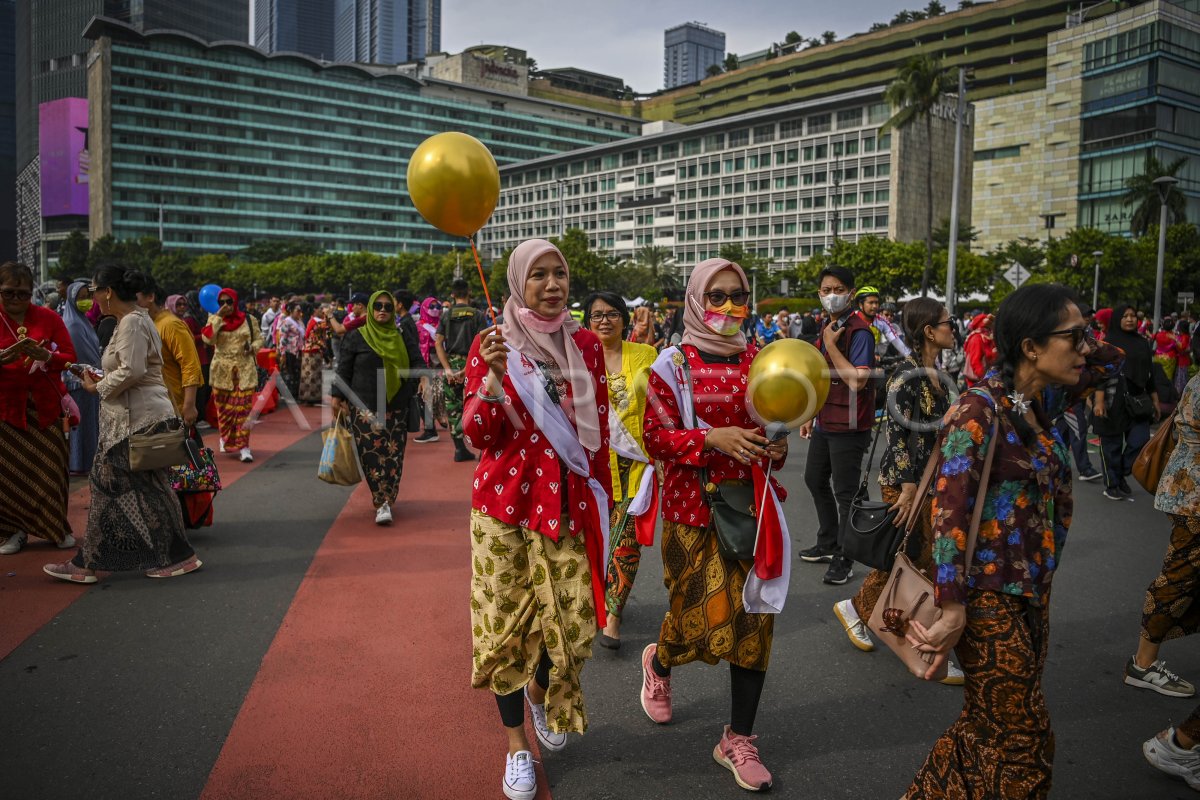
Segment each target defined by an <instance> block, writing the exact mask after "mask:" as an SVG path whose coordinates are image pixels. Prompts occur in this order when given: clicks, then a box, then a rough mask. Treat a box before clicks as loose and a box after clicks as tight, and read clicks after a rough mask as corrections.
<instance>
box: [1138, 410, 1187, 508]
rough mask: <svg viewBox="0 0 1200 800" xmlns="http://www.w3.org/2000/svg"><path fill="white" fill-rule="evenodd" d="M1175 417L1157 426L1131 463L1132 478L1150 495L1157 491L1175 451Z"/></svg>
mask: <svg viewBox="0 0 1200 800" xmlns="http://www.w3.org/2000/svg"><path fill="white" fill-rule="evenodd" d="M1175 444H1176V436H1175V415H1174V414H1172V415H1171V418H1170V419H1169V420H1167V421H1166V422H1164V423H1163V424H1162V425H1160V426H1159V428H1158V430H1157V431H1155V433H1154V436H1152V437H1151V438H1150V441H1148V442H1146V445H1145V447H1143V448H1142V452H1140V453H1138V457H1137V460H1136V461H1134V462H1133V477H1134V480H1136V481H1137V482H1138V483H1140V484H1141V485H1142V488H1143V489H1145V490H1146V491H1147V492H1149V493H1150V494H1154V493H1155V492H1157V491H1158V481H1159V479H1160V478H1161V477H1162V474H1163V471H1164V470H1166V468H1167V461H1168V460H1169V459H1170V458H1171V451H1173V450H1174V449H1175Z"/></svg>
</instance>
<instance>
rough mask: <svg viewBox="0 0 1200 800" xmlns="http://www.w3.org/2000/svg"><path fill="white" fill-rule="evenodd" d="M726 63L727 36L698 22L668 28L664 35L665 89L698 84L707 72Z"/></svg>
mask: <svg viewBox="0 0 1200 800" xmlns="http://www.w3.org/2000/svg"><path fill="white" fill-rule="evenodd" d="M724 61H725V34H723V33H721V32H720V31H715V30H713V29H712V28H709V27H707V26H705V25H702V24H700V23H699V22H686V23H684V24H683V25H676V26H675V27H674V28H667V30H666V32H665V33H664V34H663V87H664V88H667V89H673V88H675V87H676V86H683V85H685V84H689V83H695V82H696V81H699V80H701V79H702V78H704V77H705V76H706V75H707V74H708V68H709V67H711V66H712V65H714V64H716V65H717V66H720V65H721V64H722V63H723V62H724Z"/></svg>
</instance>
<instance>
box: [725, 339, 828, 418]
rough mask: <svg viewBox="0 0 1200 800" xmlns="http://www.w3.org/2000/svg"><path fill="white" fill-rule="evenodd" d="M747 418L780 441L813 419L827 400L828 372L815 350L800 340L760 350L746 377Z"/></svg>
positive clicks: (820, 356) (779, 341)
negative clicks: (749, 417)
mask: <svg viewBox="0 0 1200 800" xmlns="http://www.w3.org/2000/svg"><path fill="white" fill-rule="evenodd" d="M746 392H747V400H748V405H749V409H750V416H751V417H753V418H754V420H755V421H756V422H758V423H759V424H760V425H762V426H763V427H764V428H765V429H767V436H768V438H780V437H781V436H782V435H786V433H787V431H788V430H790V429H795V428H799V427H800V426H801V425H803V424H804V423H806V422H808V421H809V420H810V419H812V418H813V417H815V416H816V415H817V412H818V411H820V410H821V406H823V405H825V399H826V398H827V397H829V370H828V367H827V365H826V363H825V357H824V356H822V355H821V352H820V351H819V350H817V348H815V347H813V346H812V345H811V344H809V343H808V342H805V341H802V340H800V339H780V340H778V341H776V342H772V343H771V344H769V345H767V346H766V347H764V348H763V349H762V350H760V351H759V353H758V355H756V356H755V357H754V361H752V362H751V363H750V372H749V374H748V375H747V390H746Z"/></svg>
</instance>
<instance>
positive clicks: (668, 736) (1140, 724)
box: [543, 438, 1200, 800]
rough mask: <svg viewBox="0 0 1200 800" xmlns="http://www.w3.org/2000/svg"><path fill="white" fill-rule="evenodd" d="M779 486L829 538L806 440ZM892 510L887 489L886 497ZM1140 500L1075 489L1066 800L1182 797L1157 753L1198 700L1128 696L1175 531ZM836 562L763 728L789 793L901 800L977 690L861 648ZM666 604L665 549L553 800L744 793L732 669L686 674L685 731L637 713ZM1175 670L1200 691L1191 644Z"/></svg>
mask: <svg viewBox="0 0 1200 800" xmlns="http://www.w3.org/2000/svg"><path fill="white" fill-rule="evenodd" d="M792 447H793V451H792V454H791V457H790V459H789V464H788V465H787V466H786V467H785V468H784V469H783V470H782V471H781V473H780V478H781V480H782V481H783V483H784V485H785V486H786V487H787V489H788V491H789V493H790V496H789V499H788V501H787V503H786V504H785V509H786V514H787V518H788V525H789V527H790V529H791V532H792V538H793V540H794V543H793V549H796V548H798V547H807V546H809V545H811V544H813V542H814V541H815V530H816V515H815V512H814V511H813V509H812V505H811V500H810V496H809V494H808V491H807V489H806V488H805V486H804V478H803V463H804V455H805V445H804V443H803V442H797V440H796V439H795V438H793V440H792ZM873 490H874V491H875V492H876V494H875V496H876V497H878V494H877V487H873ZM1135 492H1136V494H1135V495H1134V498H1135V499H1134V501H1133V502H1114V501H1111V500H1106V499H1104V498H1103V497H1101V496H1100V487H1099V486H1097V485H1096V484H1095V483H1091V484H1089V483H1082V482H1079V481H1076V484H1075V498H1076V503H1075V518H1074V523H1073V525H1072V527H1071V532H1070V536H1069V538H1068V540H1067V546H1066V548H1065V551H1064V554H1063V559H1062V566H1061V567H1060V568H1059V574H1058V575H1057V576H1056V578H1055V583H1054V598H1053V611H1052V617H1051V632H1050V654H1049V659H1048V663H1047V666H1046V675H1045V693H1046V697H1047V702H1048V704H1049V707H1050V717H1051V722H1052V725H1053V727H1054V731H1055V735H1056V740H1057V753H1056V756H1055V762H1054V787H1053V790H1052V797H1057V798H1070V799H1072V800H1073V799H1074V798H1090V799H1091V800H1150V798H1155V799H1158V798H1162V799H1163V800H1167V799H1169V798H1185V797H1193V796H1195V795H1194V793H1193V792H1192V791H1191V790H1190V789H1189V788H1188V787H1187V786H1186V785H1185V784H1184V783H1183V782H1182V781H1178V780H1173V779H1170V778H1167V777H1166V776H1163V775H1162V774H1161V773H1159V772H1157V771H1156V770H1154V769H1153V768H1151V767H1150V766H1149V765H1148V764H1147V763H1146V762H1145V760H1144V758H1143V756H1142V752H1141V744H1142V742H1143V741H1144V740H1145V739H1147V738H1149V737H1150V736H1151V735H1153V734H1154V733H1155V732H1157V731H1159V730H1161V729H1162V728H1164V727H1166V725H1167V724H1168V723H1169V722H1171V721H1175V722H1182V721H1183V720H1184V719H1185V718H1186V717H1187V715H1188V714H1189V713H1190V712H1191V709H1192V707H1193V704H1194V701H1192V700H1185V699H1177V698H1168V697H1163V696H1161V695H1158V694H1155V693H1153V692H1149V691H1147V690H1142V689H1134V688H1131V687H1128V686H1125V685H1124V684H1123V683H1122V670H1123V668H1124V664H1125V661H1126V660H1127V659H1128V658H1129V656H1130V655H1131V654H1132V653H1133V651H1134V649H1135V647H1136V646H1137V637H1138V630H1139V619H1140V614H1141V608H1142V600H1143V597H1144V593H1145V590H1146V586H1147V584H1148V583H1149V582H1150V581H1151V579H1153V577H1154V576H1155V575H1156V574H1157V573H1158V569H1159V567H1160V565H1161V562H1162V557H1163V553H1164V552H1165V550H1166V545H1167V540H1168V538H1169V533H1170V527H1169V524H1168V522H1167V520H1166V517H1165V516H1164V515H1163V514H1162V513H1160V512H1158V511H1155V510H1154V507H1153V498H1152V497H1151V496H1150V495H1148V494H1146V493H1145V492H1143V491H1142V489H1141V487H1137V486H1136V485H1135ZM824 570H825V565H808V564H804V563H803V562H797V564H796V566H795V568H794V569H793V572H792V582H791V590H790V594H789V597H788V603H787V606H786V607H785V609H784V612H783V613H782V614H781V615H780V616H779V618H778V620H777V621H776V627H775V643H774V650H773V653H772V656H771V668H770V671H769V672H768V675H767V682H766V688H765V690H764V692H763V700H762V704H761V706H760V709H759V713H758V720H757V723H756V725H755V733H756V734H758V736H759V737H760V738H759V739H758V742H757V744H758V746H759V751H760V753H761V754H762V756H763V762H764V763H765V764H766V765H767V767H768V768H769V769H770V770H771V771H772V773H773V775H774V777H775V789H774V792H773V793H774V794H776V795H778V796H782V797H789V798H791V797H797V798H799V797H803V798H811V800H826V799H829V800H832V798H884V800H893V798H897V797H900V796H901V795H902V794H903V793H904V791H905V789H906V788H907V787H908V784H909V781H910V780H911V778H912V777H913V775H914V774H915V773H916V771H917V769H919V768H920V766H921V764H922V763H923V761H924V759H925V756H926V754H927V753H928V752H929V748H930V747H931V746H932V744H933V742H934V740H935V739H936V738H937V737H938V736H939V735H940V734H941V732H942V731H943V730H945V728H946V727H947V726H948V725H950V723H951V722H953V720H954V719H955V718H956V717H957V716H958V713H959V711H960V710H961V708H962V690H961V689H959V688H955V687H948V686H941V685H939V684H926V683H924V682H923V681H919V680H917V679H915V678H912V677H910V676H909V675H908V673H907V672H906V671H905V670H904V669H903V668H902V667H901V666H899V662H898V661H897V660H896V659H895V658H894V657H893V656H892V655H891V653H890V652H888V651H887V650H886V649H884V648H882V646H880V649H877V650H876V651H875V652H873V653H863V652H860V651H858V650H856V649H854V647H852V646H851V644H850V643H849V641H847V639H846V636H845V634H844V633H843V631H842V628H841V625H840V624H839V623H838V621H837V619H836V618H835V617H834V616H833V612H832V605H833V603H835V602H836V601H838V600H841V599H843V598H846V597H850V596H851V595H853V593H854V592H856V591H857V589H858V586H859V585H860V584H861V581H862V578H863V577H864V576H865V573H866V570H865V568H862V567H861V566H859V567H856V569H855V574H854V578H853V579H852V580H851V581H850V582H849V583H848V584H846V585H845V586H841V587H836V586H826V585H825V584H823V583H822V582H821V577H822V575H823V574H824ZM665 609H666V593H665V590H664V589H663V587H662V562H661V560H660V559H659V553H658V550H657V549H656V548H654V549H646V550H645V551H644V556H643V561H642V567H641V571H640V573H639V575H638V579H637V583H636V584H635V586H634V590H633V596H632V598H631V600H630V603H629V606H628V607H627V609H626V617H625V621H624V623H623V626H622V642H623V646H622V648H621V650H620V651H618V652H616V653H613V652H612V651H608V650H604V649H603V648H600V647H596V648H595V654H594V655H593V658H592V660H591V661H590V662H589V663H588V665H587V667H586V668H585V670H584V673H583V684H584V692H585V696H586V698H587V704H588V714H589V719H590V729H589V731H588V733H587V734H586V735H585V736H584V737H582V738H577V737H573V738H572V741H571V743H570V744H569V746H568V747H567V748H566V749H565V750H563V751H562V752H561V753H549V754H544V757H543V763H544V765H545V768H546V771H547V773H548V775H549V777H550V782H551V789H552V792H553V794H554V797H555V798H571V800H582V799H584V798H586V799H587V800H608V799H609V798H613V799H614V800H615V799H616V798H630V797H653V798H662V799H663V800H667V799H669V798H679V799H680V800H707V798H736V797H744V796H745V793H744V792H743V791H742V790H741V789H739V788H738V787H737V786H736V785H735V784H734V782H733V780H732V777H731V776H730V775H729V773H728V772H727V771H726V770H725V769H724V768H722V767H721V766H719V765H718V764H717V763H716V762H714V761H713V758H712V749H713V746H714V745H715V744H716V742H717V739H718V737H719V736H720V733H721V727H722V725H723V724H725V723H726V722H727V721H728V716H729V688H728V687H729V677H728V668H727V667H726V666H725V665H724V664H722V665H720V666H717V667H710V666H708V665H706V664H702V663H695V664H690V665H687V666H684V667H680V668H677V669H675V670H674V671H673V672H672V686H673V692H674V703H675V705H674V720H673V721H672V722H671V724H669V725H665V726H659V725H656V724H654V723H653V722H651V721H650V720H649V719H648V718H647V717H646V715H645V714H644V713H643V712H642V709H641V706H640V705H639V703H638V691H639V687H640V681H641V672H640V667H639V664H638V657H639V654H640V652H641V649H642V648H643V647H644V646H645V645H646V643H648V642H650V641H652V640H653V639H654V638H655V637H656V636H657V633H658V628H659V625H660V623H661V621H662V615H663V612H664V611H665ZM1162 657H1163V658H1165V659H1167V660H1168V664H1169V666H1170V667H1171V668H1172V669H1174V670H1176V671H1177V672H1178V673H1179V674H1181V675H1183V676H1185V677H1188V678H1190V679H1192V680H1193V681H1195V680H1198V679H1200V652H1198V651H1197V647H1196V644H1195V642H1194V641H1193V640H1192V639H1182V640H1177V641H1174V642H1169V643H1167V644H1166V645H1164V647H1163V651H1162Z"/></svg>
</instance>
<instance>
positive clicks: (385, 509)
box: [375, 503, 392, 525]
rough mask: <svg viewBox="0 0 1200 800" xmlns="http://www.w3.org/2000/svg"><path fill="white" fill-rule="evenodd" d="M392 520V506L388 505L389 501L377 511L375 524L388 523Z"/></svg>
mask: <svg viewBox="0 0 1200 800" xmlns="http://www.w3.org/2000/svg"><path fill="white" fill-rule="evenodd" d="M391 521H392V507H391V506H390V505H388V504H387V503H384V504H383V505H381V506H380V507H379V508H378V509H376V511H375V524H376V525H388V524H391Z"/></svg>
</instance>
